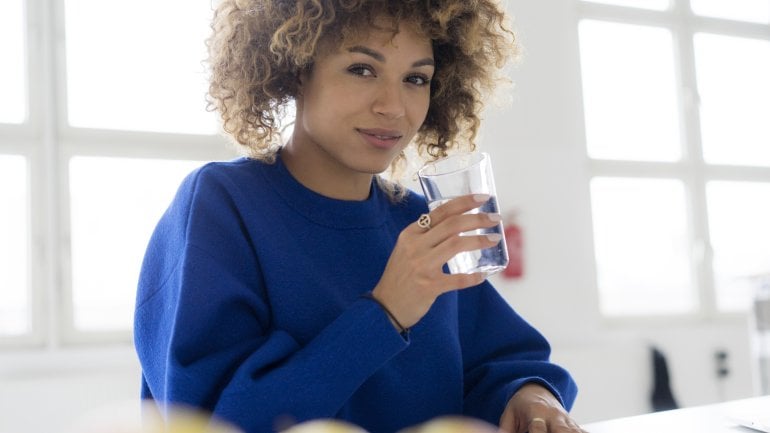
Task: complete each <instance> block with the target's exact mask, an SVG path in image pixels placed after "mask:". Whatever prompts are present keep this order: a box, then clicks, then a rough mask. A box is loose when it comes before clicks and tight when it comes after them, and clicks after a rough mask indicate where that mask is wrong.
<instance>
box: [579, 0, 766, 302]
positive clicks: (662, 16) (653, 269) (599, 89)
mask: <svg viewBox="0 0 770 433" xmlns="http://www.w3.org/2000/svg"><path fill="white" fill-rule="evenodd" d="M576 1H577V3H578V6H579V11H580V12H579V21H578V35H579V46H580V57H581V74H582V83H583V107H584V117H585V130H586V153H587V156H588V158H589V162H590V174H591V178H590V180H589V188H590V193H591V200H592V214H593V231H594V250H595V255H596V271H597V282H598V290H599V298H600V308H601V311H602V312H603V314H605V315H607V316H628V315H677V314H679V315H681V314H699V315H703V314H706V315H709V314H720V313H729V312H737V311H747V310H748V308H749V307H750V305H751V302H752V299H753V296H754V290H756V282H757V279H758V277H759V276H761V275H765V274H770V229H768V224H767V223H766V221H770V126H768V122H767V119H770V102H768V101H770V84H769V83H770V81H768V80H767V77H769V76H770V3H768V2H767V1H766V0H740V1H734V2H732V1H731V2H723V1H717V0H689V1H688V0H671V1H652V2H650V1H633V0H601V1H582V0H576ZM661 299H665V302H661V301H660V300H661Z"/></svg>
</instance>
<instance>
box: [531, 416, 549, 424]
mask: <svg viewBox="0 0 770 433" xmlns="http://www.w3.org/2000/svg"><path fill="white" fill-rule="evenodd" d="M535 422H541V423H543V424H546V422H545V420H544V419H543V418H540V417H535V418H532V419H531V420H530V421H529V424H530V425H531V424H533V423H535Z"/></svg>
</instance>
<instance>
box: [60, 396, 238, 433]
mask: <svg viewBox="0 0 770 433" xmlns="http://www.w3.org/2000/svg"><path fill="white" fill-rule="evenodd" d="M65 431H66V432H68V433H243V431H242V430H240V429H238V428H236V427H234V426H232V425H231V424H227V423H225V422H222V421H219V420H217V419H214V418H211V416H210V415H209V414H207V413H205V412H201V411H199V410H195V409H192V408H186V407H174V408H171V409H169V410H168V414H167V416H166V417H162V416H161V414H160V412H159V411H158V407H157V406H156V405H155V403H152V402H144V403H141V404H140V403H139V402H137V401H136V400H132V401H130V402H120V403H119V404H118V403H116V404H110V405H105V406H102V407H99V408H96V409H94V410H92V411H89V412H88V413H85V414H83V415H82V416H81V417H79V419H78V422H77V423H76V424H75V425H74V426H72V427H71V428H69V429H66V430H65Z"/></svg>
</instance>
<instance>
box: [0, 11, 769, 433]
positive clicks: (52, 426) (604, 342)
mask: <svg viewBox="0 0 770 433" xmlns="http://www.w3.org/2000/svg"><path fill="white" fill-rule="evenodd" d="M573 1H574V0H548V1H537V0H527V1H525V0H520V1H515V2H514V1H511V2H510V8H511V10H512V11H513V13H514V14H515V17H516V21H515V28H516V30H517V31H518V34H519V39H520V41H521V42H522V44H523V45H524V48H525V51H524V56H523V59H522V63H521V64H520V65H519V66H518V67H517V68H516V69H515V71H514V72H513V77H514V80H515V83H516V84H515V89H514V96H513V100H512V102H511V104H510V105H508V106H507V107H505V108H500V107H490V109H489V110H488V112H487V115H486V123H485V126H484V130H483V131H482V137H481V145H482V148H483V149H485V150H487V151H489V152H491V153H492V154H493V157H494V164H495V174H496V176H497V179H498V184H499V188H498V189H499V193H500V202H501V204H502V205H503V207H504V208H505V209H512V208H514V207H515V208H517V209H518V210H519V211H520V212H521V214H520V219H519V222H520V224H521V225H522V226H523V228H524V234H525V249H526V256H525V260H526V263H525V265H526V269H525V272H526V275H525V277H524V278H523V279H521V280H516V281H507V280H503V279H501V278H500V277H494V282H495V284H496V285H497V287H498V289H499V290H500V291H501V292H502V293H503V294H504V296H505V297H506V299H508V300H509V301H510V302H511V304H512V305H513V306H514V307H515V308H516V309H517V310H518V311H519V312H521V313H522V314H523V315H524V316H525V317H527V318H528V319H529V320H530V321H531V322H532V323H534V324H535V325H536V326H537V327H538V328H539V329H541V330H542V331H543V333H544V334H545V335H546V336H547V337H548V338H549V339H550V340H551V341H552V343H553V348H554V360H556V361H557V362H560V363H562V364H563V365H565V366H566V367H567V368H568V369H570V370H571V371H572V372H573V374H574V376H575V377H576V379H577V381H578V384H579V386H580V388H581V392H580V395H579V398H578V401H577V403H576V405H575V408H574V412H573V413H574V416H575V417H576V418H577V419H578V420H579V421H581V422H590V421H595V420H601V419H607V418H613V417H618V416H625V415H633V414H638V413H643V412H646V411H648V410H649V404H648V394H649V391H650V385H651V382H650V381H651V376H650V375H651V372H650V368H651V360H650V354H649V351H648V347H649V345H651V344H656V345H658V346H659V347H660V348H662V349H663V350H664V351H665V353H666V354H667V355H668V358H669V362H670V365H669V366H670V368H671V375H672V381H673V386H674V392H675V395H676V397H677V398H678V399H679V402H680V404H682V405H685V406H690V405H696V404H703V403H710V402H714V401H718V400H720V399H725V398H727V399H729V398H739V397H746V396H750V395H753V394H754V388H753V383H754V382H753V379H752V370H751V363H750V358H749V346H748V344H749V342H748V324H747V321H746V318H745V317H732V318H723V319H718V320H717V319H714V320H710V321H707V320H696V319H693V320H687V321H684V320H683V321H661V322H652V321H643V322H638V321H637V322H633V321H630V322H621V323H612V322H606V321H603V320H602V319H601V318H600V316H599V313H598V307H597V294H596V291H595V275H594V269H593V262H592V254H593V251H592V246H591V242H592V241H591V232H590V230H591V224H590V208H589V201H588V189H587V183H586V176H587V174H586V160H585V156H584V152H583V147H584V140H583V126H582V112H581V101H580V97H581V94H580V84H579V83H580V81H579V78H580V77H579V75H578V70H579V68H578V53H577V33H576V24H575V17H574V11H573V9H572V8H573V6H572V4H573ZM716 349H726V350H727V351H728V352H729V354H730V365H731V375H730V376H729V377H728V378H727V379H726V380H725V381H724V382H723V383H721V384H720V383H719V382H718V381H717V380H716V377H715V367H714V358H713V354H714V351H715V350H716ZM138 380H139V369H138V365H137V363H136V359H135V355H134V354H133V352H132V351H131V348H130V347H128V346H126V347H122V348H110V349H106V350H86V349H77V350H72V351H68V352H65V353H58V352H44V353H42V354H41V353H37V354H36V353H25V354H19V355H17V354H2V353H0V433H33V432H34V433H36V432H40V433H48V432H51V431H60V430H61V428H62V427H69V426H72V425H75V423H76V420H78V419H82V418H83V417H84V416H85V414H86V413H88V412H89V411H90V410H92V409H93V408H100V407H111V406H112V405H115V404H118V405H125V404H126V402H127V401H129V402H130V401H131V400H132V399H134V398H136V396H137V393H138V386H139V382H138ZM131 404H132V403H128V409H127V411H128V412H131V411H132V410H133V409H132V406H131Z"/></svg>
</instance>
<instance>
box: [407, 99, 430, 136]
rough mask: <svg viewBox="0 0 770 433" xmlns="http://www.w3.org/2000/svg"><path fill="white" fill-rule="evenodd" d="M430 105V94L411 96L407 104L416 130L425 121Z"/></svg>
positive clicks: (411, 121) (410, 120)
mask: <svg viewBox="0 0 770 433" xmlns="http://www.w3.org/2000/svg"><path fill="white" fill-rule="evenodd" d="M429 107H430V95H415V97H413V98H410V100H409V103H408V104H407V113H408V114H407V115H408V116H409V122H410V123H411V124H412V125H413V127H414V129H415V130H417V129H419V128H420V126H422V124H423V123H424V122H425V117H426V116H427V115H428V108H429Z"/></svg>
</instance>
